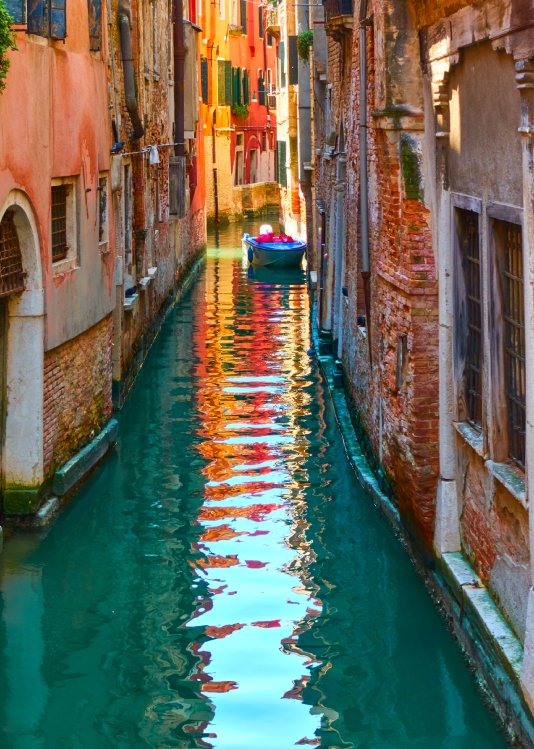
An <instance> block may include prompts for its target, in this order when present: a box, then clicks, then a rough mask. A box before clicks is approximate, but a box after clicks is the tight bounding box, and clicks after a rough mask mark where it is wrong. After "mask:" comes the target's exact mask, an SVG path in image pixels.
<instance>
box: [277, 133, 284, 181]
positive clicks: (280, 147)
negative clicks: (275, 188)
mask: <svg viewBox="0 0 534 749" xmlns="http://www.w3.org/2000/svg"><path fill="white" fill-rule="evenodd" d="M276 154H277V157H278V158H277V167H278V168H277V170H276V171H277V175H276V177H277V182H278V184H279V185H280V186H281V187H287V174H286V142H285V140H279V141H277V143H276Z"/></svg>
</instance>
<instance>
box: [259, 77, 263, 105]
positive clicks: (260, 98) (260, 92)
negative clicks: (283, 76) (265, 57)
mask: <svg viewBox="0 0 534 749" xmlns="http://www.w3.org/2000/svg"><path fill="white" fill-rule="evenodd" d="M258 102H259V104H260V105H262V106H265V79H264V78H262V77H261V76H258Z"/></svg>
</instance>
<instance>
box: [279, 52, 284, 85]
mask: <svg viewBox="0 0 534 749" xmlns="http://www.w3.org/2000/svg"><path fill="white" fill-rule="evenodd" d="M279 54H280V57H279V62H280V88H285V85H286V44H285V42H284V41H282V42H280V47H279Z"/></svg>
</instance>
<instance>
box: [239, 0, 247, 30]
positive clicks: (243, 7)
mask: <svg viewBox="0 0 534 749" xmlns="http://www.w3.org/2000/svg"><path fill="white" fill-rule="evenodd" d="M239 6H240V11H241V31H242V32H243V34H246V33H247V0H239Z"/></svg>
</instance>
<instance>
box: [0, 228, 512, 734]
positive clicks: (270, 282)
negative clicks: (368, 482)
mask: <svg viewBox="0 0 534 749" xmlns="http://www.w3.org/2000/svg"><path fill="white" fill-rule="evenodd" d="M237 232H238V230H237V229H236V228H234V229H230V230H228V233H227V235H226V236H224V235H223V236H221V238H220V245H219V246H218V247H217V246H212V248H211V250H210V252H209V254H208V261H207V264H206V267H205V269H204V271H203V272H202V274H201V276H200V278H199V280H198V281H197V283H196V285H195V287H194V288H193V290H192V291H191V292H190V293H189V294H188V296H187V297H186V298H185V299H184V300H183V301H182V302H181V303H180V304H179V305H178V307H177V308H176V309H175V311H174V312H173V314H172V315H171V316H170V317H169V319H168V320H167V322H166V324H165V326H164V329H163V331H162V334H161V336H160V337H159V339H158V341H157V342H156V344H155V345H154V347H153V348H152V350H151V352H150V354H149V357H148V359H147V362H146V364H145V366H144V368H143V370H142V372H141V375H140V377H139V378H138V381H137V384H136V386H135V388H134V391H133V392H132V395H131V397H130V399H129V401H128V403H127V405H126V407H125V408H124V410H123V412H122V413H121V416H120V422H121V424H120V436H119V442H118V446H117V450H116V451H115V453H114V454H113V455H112V456H111V457H110V458H108V459H107V460H106V461H105V462H104V463H103V465H102V466H101V467H100V469H99V471H98V472H97V473H96V474H95V475H94V476H93V477H92V478H91V480H90V481H89V482H88V483H87V484H86V485H85V486H84V488H83V489H82V491H81V492H80V494H79V496H78V497H77V498H76V500H75V501H74V502H73V503H72V504H71V506H70V507H69V508H68V509H67V510H66V511H65V512H64V513H63V514H62V516H61V517H60V518H59V520H58V521H57V523H56V524H55V525H54V526H53V527H52V528H51V529H50V530H49V531H48V532H47V533H43V534H42V535H41V536H37V535H28V536H24V535H19V536H17V537H16V538H14V539H12V540H11V541H10V543H8V544H7V547H6V552H5V554H4V557H3V558H2V560H1V564H2V578H1V603H2V623H1V627H0V647H1V651H2V652H1V657H0V692H1V694H2V699H1V700H0V710H1V715H0V746H1V747H2V749H30V748H31V749H41V748H42V749H48V748H50V749H62V748H63V747H64V748H65V749H78V748H80V749H85V748H87V749H103V748H105V747H116V748H120V749H137V748H138V747H139V749H142V747H153V748H155V749H166V748H169V749H170V748H171V747H172V748H174V749H187V748H189V747H199V748H200V747H216V748H217V749H290V747H295V746H320V747H324V748H325V749H326V747H330V748H331V749H349V748H356V747H361V748H362V749H389V748H391V749H401V748H402V749H408V747H410V749H413V748H416V749H438V748H442V749H476V748H477V747H480V749H493V748H495V749H497V748H498V747H503V746H504V741H503V739H502V737H501V735H500V733H499V731H498V729H497V727H496V725H495V724H494V722H493V720H492V717H491V716H490V715H489V713H488V712H487V711H486V710H485V708H484V706H483V704H482V702H481V700H480V697H479V695H478V693H477V692H476V689H475V687H474V684H473V682H472V679H471V677H470V675H469V673H468V671H467V669H466V667H465V665H464V663H463V661H462V659H461V657H460V654H459V652H458V651H457V649H456V647H455V645H454V644H453V642H452V640H451V638H450V636H449V634H448V633H447V632H446V630H445V629H444V627H443V625H442V623H441V621H440V620H439V618H438V616H437V614H436V612H435V611H434V609H433V606H432V604H431V603H430V601H429V600H428V598H427V595H426V592H425V590H424V588H423V586H422V584H421V582H420V581H419V580H418V578H417V577H416V575H415V573H414V571H413V570H412V568H411V565H410V563H409V561H408V560H407V559H406V557H405V556H404V553H403V551H402V549H401V548H400V547H399V545H398V544H397V542H396V540H395V539H394V538H393V535H392V533H391V532H390V530H389V529H388V528H387V527H386V526H385V525H384V522H383V521H382V520H381V519H380V517H379V516H378V515H377V513H376V512H375V511H374V509H373V508H372V506H371V504H370V502H369V500H368V499H367V498H366V497H365V496H364V494H363V492H362V491H361V489H360V488H359V486H358V485H357V483H356V482H355V480H354V477H353V475H352V474H351V472H350V469H349V467H348V464H347V461H346V459H345V456H344V453H343V447H342V443H341V439H340V437H339V435H338V433H337V431H336V428H335V425H334V420H333V417H332V412H331V408H330V405H329V404H328V402H327V401H325V397H324V393H323V389H322V385H321V382H320V378H319V375H318V372H317V368H316V365H315V363H314V361H313V359H312V358H310V357H309V356H308V354H307V350H308V348H309V323H308V317H309V309H308V297H307V293H306V286H305V283H304V278H303V276H302V275H300V274H298V273H296V274H295V273H294V274H290V275H289V276H283V277H280V276H274V275H271V276H270V275H268V274H265V273H264V274H261V273H260V274H258V273H254V274H250V273H248V272H247V270H246V268H243V266H242V262H241V254H240V249H239V244H238V241H237V236H238V233H237Z"/></svg>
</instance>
